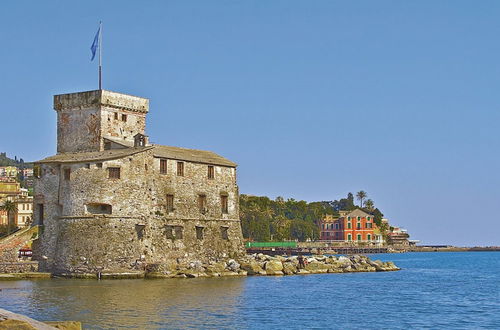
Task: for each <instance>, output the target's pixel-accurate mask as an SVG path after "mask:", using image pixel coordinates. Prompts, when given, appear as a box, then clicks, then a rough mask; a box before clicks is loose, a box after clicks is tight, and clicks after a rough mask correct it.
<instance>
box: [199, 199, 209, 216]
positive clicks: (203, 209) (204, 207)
mask: <svg viewBox="0 0 500 330" xmlns="http://www.w3.org/2000/svg"><path fill="white" fill-rule="evenodd" d="M198 208H199V210H200V213H201V214H205V213H207V211H208V210H207V195H198Z"/></svg>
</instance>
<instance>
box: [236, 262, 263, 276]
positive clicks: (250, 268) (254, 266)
mask: <svg viewBox="0 0 500 330" xmlns="http://www.w3.org/2000/svg"><path fill="white" fill-rule="evenodd" d="M240 268H241V269H242V270H244V271H246V272H248V275H257V274H259V273H260V272H261V271H263V269H262V267H261V266H260V265H259V263H258V262H256V261H252V262H249V263H246V264H243V263H242V264H241V266H240Z"/></svg>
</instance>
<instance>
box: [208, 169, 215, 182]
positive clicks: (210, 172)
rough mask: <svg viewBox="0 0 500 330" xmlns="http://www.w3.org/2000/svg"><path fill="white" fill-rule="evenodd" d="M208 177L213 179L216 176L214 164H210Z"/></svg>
mask: <svg viewBox="0 0 500 330" xmlns="http://www.w3.org/2000/svg"><path fill="white" fill-rule="evenodd" d="M208 178H209V179H210V180H213V179H214V178H215V169H214V167H213V166H208Z"/></svg>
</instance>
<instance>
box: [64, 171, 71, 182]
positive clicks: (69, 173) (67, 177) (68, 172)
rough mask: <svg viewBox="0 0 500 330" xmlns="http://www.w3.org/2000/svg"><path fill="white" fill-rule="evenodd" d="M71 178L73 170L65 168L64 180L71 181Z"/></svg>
mask: <svg viewBox="0 0 500 330" xmlns="http://www.w3.org/2000/svg"><path fill="white" fill-rule="evenodd" d="M70 178H71V169H70V168H65V169H64V180H66V181H69V180H70Z"/></svg>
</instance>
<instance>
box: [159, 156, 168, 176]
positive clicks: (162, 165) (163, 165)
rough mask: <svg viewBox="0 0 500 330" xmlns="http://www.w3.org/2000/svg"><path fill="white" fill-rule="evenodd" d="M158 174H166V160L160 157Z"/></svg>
mask: <svg viewBox="0 0 500 330" xmlns="http://www.w3.org/2000/svg"><path fill="white" fill-rule="evenodd" d="M160 174H167V160H166V159H160Z"/></svg>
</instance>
